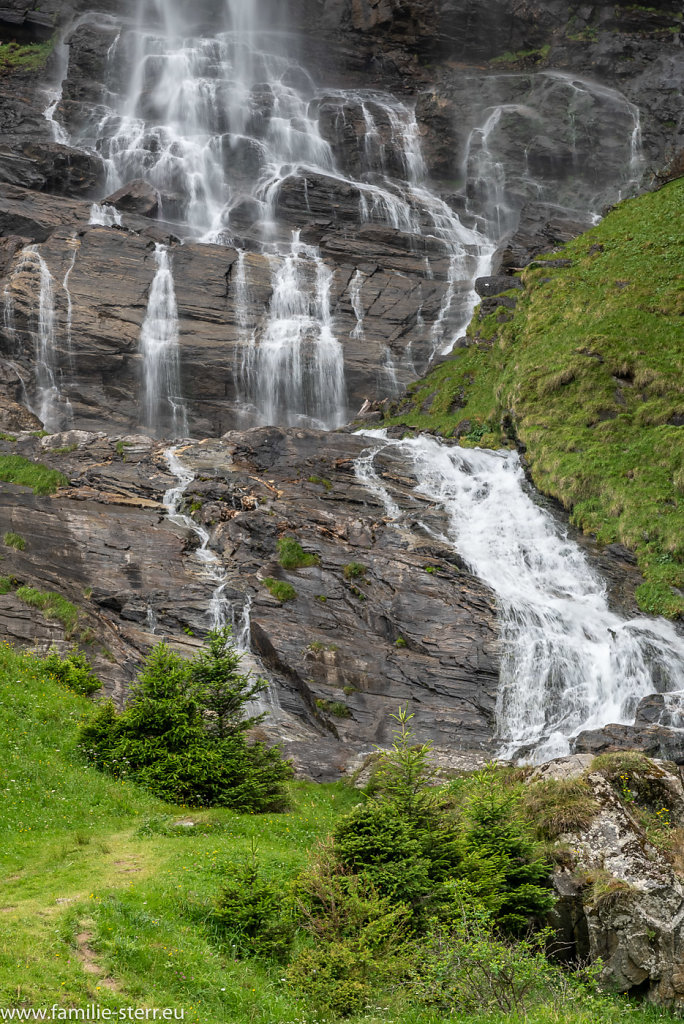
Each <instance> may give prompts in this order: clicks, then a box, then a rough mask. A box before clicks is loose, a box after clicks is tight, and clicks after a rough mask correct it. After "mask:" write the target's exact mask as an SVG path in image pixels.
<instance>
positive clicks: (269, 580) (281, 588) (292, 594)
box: [262, 576, 297, 602]
mask: <svg viewBox="0 0 684 1024" xmlns="http://www.w3.org/2000/svg"><path fill="white" fill-rule="evenodd" d="M262 583H263V584H264V586H265V587H266V588H267V589H268V590H270V592H271V593H272V594H273V596H274V597H275V598H276V600H278V601H282V602H285V601H294V599H295V598H296V596H297V591H296V590H295V588H294V587H293V586H292V584H291V583H287V582H286V581H285V580H275V579H273V577H272V576H267V577H266V578H265V579H264V580H262Z"/></svg>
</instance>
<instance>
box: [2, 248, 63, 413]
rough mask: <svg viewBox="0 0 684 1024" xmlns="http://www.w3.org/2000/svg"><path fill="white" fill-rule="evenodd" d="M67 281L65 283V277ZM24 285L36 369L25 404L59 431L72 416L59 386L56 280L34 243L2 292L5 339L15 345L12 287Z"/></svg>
mask: <svg viewBox="0 0 684 1024" xmlns="http://www.w3.org/2000/svg"><path fill="white" fill-rule="evenodd" d="M67 274H68V272H67ZM24 278H26V281H24ZM66 280H67V283H68V276H67V278H66ZM22 282H23V284H22ZM27 285H28V289H29V290H30V292H31V293H32V299H33V308H32V311H31V316H30V334H31V339H32V342H33V347H34V352H35V369H34V388H33V398H32V399H31V400H29V398H28V395H27V396H26V403H27V405H28V407H29V409H30V410H31V412H33V413H34V415H36V416H38V418H39V419H40V420H41V421H42V422H43V424H44V425H45V429H46V430H50V431H56V430H61V429H65V428H67V427H68V426H69V425H70V424H71V422H72V418H73V415H72V409H71V404H70V402H69V400H68V399H67V398H66V397H65V396H64V395H63V394H62V392H61V390H60V385H59V379H60V369H59V355H58V349H57V341H58V321H57V312H56V308H55V281H54V278H53V276H52V274H51V273H50V268H49V267H48V265H47V263H46V262H45V260H44V258H43V256H42V255H41V254H40V252H39V251H38V247H37V246H36V245H30V246H28V247H27V248H26V249H23V250H22V251H21V253H20V254H19V258H18V260H17V263H16V265H15V266H14V269H13V271H12V274H11V276H10V279H9V281H8V284H7V285H6V287H5V289H4V292H3V299H4V303H3V305H4V309H3V327H4V331H5V334H6V337H7V339H8V342H9V343H10V344H12V345H16V342H17V338H18V333H17V329H16V323H15V299H14V296H13V289H14V288H15V287H23V288H26V286H27ZM36 293H37V294H36ZM68 333H69V324H68V323H67V334H68Z"/></svg>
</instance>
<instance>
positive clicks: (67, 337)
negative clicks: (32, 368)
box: [62, 232, 80, 374]
mask: <svg viewBox="0 0 684 1024" xmlns="http://www.w3.org/2000/svg"><path fill="white" fill-rule="evenodd" d="M67 245H68V246H69V247H70V249H71V250H72V256H71V262H70V263H69V266H68V267H67V269H66V273H65V274H64V278H63V280H62V291H63V292H64V296H65V298H66V325H65V331H64V341H65V349H66V357H67V362H68V366H69V372H70V373H72V374H73V373H74V350H73V344H72V336H71V327H72V322H73V313H74V307H73V303H72V301H71V291H70V290H69V278H70V277H71V275H72V273H73V269H74V267H75V266H76V259H77V257H78V250H79V248H80V242H79V241H78V236H77V234H76V232H74V234H73V235H72V236H71V238H70V239H69V241H68V242H67Z"/></svg>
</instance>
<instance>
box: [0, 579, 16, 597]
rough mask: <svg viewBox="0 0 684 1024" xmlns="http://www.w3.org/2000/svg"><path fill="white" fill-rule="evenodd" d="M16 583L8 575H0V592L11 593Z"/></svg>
mask: <svg viewBox="0 0 684 1024" xmlns="http://www.w3.org/2000/svg"><path fill="white" fill-rule="evenodd" d="M15 586H16V584H15V581H14V580H13V579H12V577H10V576H0V594H11V593H12V591H13V590H14V588H15Z"/></svg>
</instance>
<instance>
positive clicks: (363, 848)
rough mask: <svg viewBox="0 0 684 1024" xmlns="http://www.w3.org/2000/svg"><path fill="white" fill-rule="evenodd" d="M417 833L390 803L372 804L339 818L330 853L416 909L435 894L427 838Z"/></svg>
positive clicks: (384, 893) (380, 889) (388, 894)
mask: <svg viewBox="0 0 684 1024" xmlns="http://www.w3.org/2000/svg"><path fill="white" fill-rule="evenodd" d="M416 833H417V830H416V829H415V827H413V826H412V825H411V823H410V822H408V821H406V820H405V819H404V818H403V817H402V816H401V815H399V814H397V808H396V807H395V806H394V805H392V804H389V803H375V802H372V803H369V804H367V805H366V806H365V807H360V808H357V809H356V810H354V811H352V812H351V813H350V814H347V815H345V816H344V817H343V818H342V819H341V820H340V821H339V822H338V824H337V826H336V828H335V831H334V832H333V838H334V851H335V855H336V856H337V858H338V860H339V863H340V865H341V866H342V868H343V869H346V870H349V871H351V872H353V873H355V874H357V875H359V876H360V877H361V878H363V879H367V880H368V881H369V882H370V883H371V884H372V885H373V886H374V887H375V888H376V889H377V891H378V893H380V895H382V896H385V897H389V898H391V899H392V900H396V901H399V902H402V903H406V904H408V905H409V906H411V908H412V909H413V910H414V911H415V912H418V911H419V910H420V909H421V908H422V907H423V906H424V905H425V904H426V903H427V902H428V901H429V900H430V899H431V898H432V897H434V894H435V883H434V882H433V880H432V879H431V877H430V867H431V865H430V860H429V858H428V857H427V856H426V855H425V851H424V848H423V847H424V844H425V838H426V837H425V835H421V834H420V833H418V834H416ZM421 839H422V840H423V842H421Z"/></svg>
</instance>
